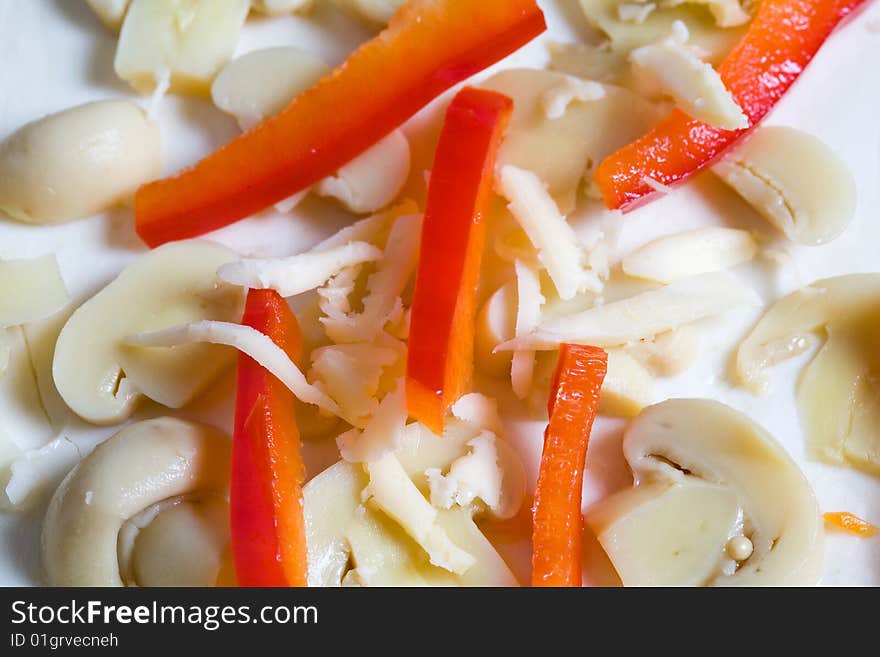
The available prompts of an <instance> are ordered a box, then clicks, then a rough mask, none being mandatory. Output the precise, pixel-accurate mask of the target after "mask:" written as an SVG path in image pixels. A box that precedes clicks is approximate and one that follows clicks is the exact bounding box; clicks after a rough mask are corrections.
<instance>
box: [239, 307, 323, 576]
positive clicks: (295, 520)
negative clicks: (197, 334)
mask: <svg viewBox="0 0 880 657" xmlns="http://www.w3.org/2000/svg"><path fill="white" fill-rule="evenodd" d="M242 323H243V324H244V325H246V326H250V327H251V328H254V329H256V330H258V331H260V332H261V333H264V334H266V335H268V336H269V337H270V338H271V339H272V341H273V342H275V344H277V345H278V346H279V347H281V348H282V349H284V351H285V352H286V353H287V355H288V356H290V358H291V359H292V360H294V361H297V360H298V359H299V357H300V355H301V337H300V329H299V324H298V323H297V321H296V317H295V316H294V315H293V313H292V312H291V310H290V307H289V306H288V305H287V302H286V301H285V300H284V299H283V298H282V297H281V296H280V295H279V294H278V293H277V292H275V291H274V290H251V291H250V292H248V297H247V303H246V305H245V312H244V318H243V320H242ZM304 478H305V471H304V469H303V464H302V459H301V456H300V437H299V431H298V430H297V425H296V416H295V412H294V397H293V394H292V393H291V392H290V391H289V390H288V389H287V387H286V386H285V385H284V384H283V383H281V382H280V381H279V380H278V379H276V378H275V377H274V376H273V375H272V374H270V373H269V372H268V371H267V370H266V369H265V368H264V367H262V366H261V365H260V364H258V363H257V362H256V361H254V360H252V359H251V358H250V357H249V356H247V355H245V354H239V359H238V376H237V387H236V399H235V431H234V433H233V439H232V474H231V477H230V491H229V495H230V500H229V505H230V530H231V542H232V555H233V561H234V563H235V576H236V581H237V583H238V585H239V586H306V585H307V575H308V563H307V558H306V536H305V522H304V520H303V508H302V484H303V480H304Z"/></svg>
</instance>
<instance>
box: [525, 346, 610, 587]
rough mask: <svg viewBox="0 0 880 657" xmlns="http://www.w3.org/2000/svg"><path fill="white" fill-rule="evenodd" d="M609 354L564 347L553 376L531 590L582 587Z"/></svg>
mask: <svg viewBox="0 0 880 657" xmlns="http://www.w3.org/2000/svg"><path fill="white" fill-rule="evenodd" d="M607 369H608V355H607V354H606V353H605V351H603V350H602V349H599V348H597V347H588V346H581V345H571V344H563V345H562V346H561V347H560V350H559V361H558V363H557V365H556V372H555V374H554V377H553V385H552V387H551V390H550V398H549V400H548V403H547V410H548V412H549V415H550V421H549V423H548V424H547V430H546V431H545V432H544V451H543V454H542V455H541V467H540V470H539V471H538V485H537V488H536V490H535V508H534V514H533V520H532V586H581V581H582V580H581V542H582V536H583V532H584V517H583V514H582V513H581V496H582V491H583V482H584V467H585V461H586V457H587V446H588V444H589V441H590V432H591V431H592V428H593V421H594V420H595V418H596V413H597V411H598V409H599V396H600V393H601V390H602V383H603V381H604V380H605V373H606V371H607Z"/></svg>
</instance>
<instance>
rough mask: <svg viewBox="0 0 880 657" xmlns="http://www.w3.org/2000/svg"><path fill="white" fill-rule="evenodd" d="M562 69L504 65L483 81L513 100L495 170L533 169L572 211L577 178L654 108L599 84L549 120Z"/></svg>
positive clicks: (628, 137)
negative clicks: (597, 93)
mask: <svg viewBox="0 0 880 657" xmlns="http://www.w3.org/2000/svg"><path fill="white" fill-rule="evenodd" d="M567 81H568V76H567V75H566V74H564V73H557V72H553V71H545V70H539V69H526V68H519V69H509V70H506V71H502V72H500V73H497V74H496V75H494V76H492V77H491V78H489V79H488V80H487V81H486V82H484V83H483V84H482V86H483V87H485V88H487V89H492V90H493V91H498V92H500V93H503V94H505V95H507V96H509V97H510V98H512V99H513V101H514V104H513V115H512V116H511V119H510V126H509V128H508V130H507V134H506V136H505V138H504V141H503V143H502V144H501V148H500V149H499V151H498V170H502V169H503V168H504V167H505V166H507V165H512V166H514V167H517V168H519V169H525V170H528V171H531V172H533V173H534V174H535V175H536V176H537V177H538V178H539V179H540V180H541V181H543V182H544V183H546V185H547V188H548V191H549V192H550V194H551V195H552V196H553V198H554V199H555V200H556V203H557V204H558V205H559V209H560V210H561V212H562V213H563V214H567V213H568V212H570V211H571V210H572V209H574V206H575V201H576V197H577V192H578V189H579V187H580V185H581V181H582V180H583V179H585V178H587V179H591V178H592V171H593V168H594V167H596V166H598V164H599V162H601V161H602V160H603V159H604V158H605V157H606V156H608V155H610V154H611V153H613V152H614V151H615V150H617V149H618V148H620V147H622V146H624V145H626V144H628V143H630V142H631V141H632V140H633V139H635V138H636V137H639V136H641V135H642V134H644V133H645V132H647V131H648V129H650V127H651V126H652V125H654V123H655V122H656V121H657V120H658V119H659V118H660V116H661V113H660V112H659V110H658V109H657V108H656V107H655V106H654V105H652V104H651V103H649V102H648V101H646V100H644V99H642V98H641V97H639V96H637V95H635V94H634V93H632V92H631V91H628V90H626V89H621V88H618V87H610V86H605V87H604V94H603V95H602V96H601V97H597V98H594V99H593V100H588V101H575V102H571V103H569V104H567V105H566V108H565V112H564V113H563V114H562V116H559V117H558V118H549V117H548V116H547V112H546V110H545V108H544V102H545V98H546V97H547V94H548V93H551V92H553V90H554V89H558V88H560V86H565V85H566V84H567Z"/></svg>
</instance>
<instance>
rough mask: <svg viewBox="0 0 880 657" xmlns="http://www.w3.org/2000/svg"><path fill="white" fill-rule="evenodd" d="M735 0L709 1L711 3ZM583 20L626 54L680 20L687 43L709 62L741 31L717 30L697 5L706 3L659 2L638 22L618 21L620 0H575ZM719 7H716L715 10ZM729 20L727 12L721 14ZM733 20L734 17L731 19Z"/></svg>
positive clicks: (665, 32) (726, 49)
mask: <svg viewBox="0 0 880 657" xmlns="http://www.w3.org/2000/svg"><path fill="white" fill-rule="evenodd" d="M730 1H735V0H711V2H712V3H713V4H717V5H720V4H721V3H724V2H730ZM579 2H580V5H581V9H582V10H583V12H584V15H585V16H586V17H587V20H588V21H589V22H590V23H591V24H592V25H593V26H594V27H595V28H596V29H598V30H599V31H601V32H602V33H603V34H604V35H605V36H606V37H608V40H609V42H610V45H611V48H612V49H613V50H614V51H616V52H624V53H628V52H629V51H631V50H633V49H634V48H638V47H639V46H644V45H646V44H649V43H654V42H656V41H658V40H660V39H663V38H665V37H666V36H667V35H669V33H670V32H671V30H672V24H673V23H674V22H675V21H682V22H683V23H684V24H685V25H686V26H687V29H688V32H690V34H691V43H692V44H693V45H694V46H695V47H697V48H698V49H699V51H700V53H701V55H703V56H704V57H705V59H707V60H708V61H710V62H713V63H716V62H719V61H720V60H721V59H723V58H724V56H725V55H726V54H727V53H728V52H729V51H730V50H731V49H732V48H733V47H734V46H735V45H736V44H737V43H738V42H739V40H740V39H741V38H742V35H743V33H744V32H745V30H744V27H743V26H741V25H740V26H734V27H731V28H729V29H718V23H717V21H716V19H715V17H714V16H713V13H715V12H712V13H710V11H707V8H706V7H699V6H695V5H697V4H707V5H708V4H709V2H706V3H703V2H699V0H698V2H687V3H676V6H669V5H668V4H667V6H664V4H665V3H663V2H659V3H658V7H657V9H655V10H654V11H652V12H651V13H650V14H648V15H647V16H646V17H645V19H644V20H643V21H642V22H636V21H628V20H622V19H621V17H620V14H619V10H618V7H619V5H620V0H579ZM719 10H721V7H720V6H719V7H718V9H717V10H716V11H719ZM725 18H727V19H728V20H730V18H731V14H730V13H728V14H725ZM735 20H736V19H734V22H735Z"/></svg>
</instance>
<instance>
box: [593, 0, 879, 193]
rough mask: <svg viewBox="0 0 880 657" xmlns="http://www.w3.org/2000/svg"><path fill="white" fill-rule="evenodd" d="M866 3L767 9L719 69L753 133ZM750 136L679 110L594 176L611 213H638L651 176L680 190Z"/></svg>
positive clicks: (798, 0)
mask: <svg viewBox="0 0 880 657" xmlns="http://www.w3.org/2000/svg"><path fill="white" fill-rule="evenodd" d="M864 2H865V0H763V2H761V4H760V6H759V8H758V11H757V13H756V14H755V17H754V18H753V19H752V22H751V24H750V25H749V29H748V30H747V32H746V34H745V35H744V36H743V39H742V41H741V42H740V43H739V45H737V46H736V48H734V49H733V51H731V53H730V54H729V55H728V56H727V57H726V58H725V60H724V62H723V63H722V64H721V66H720V67H719V69H718V72H719V74H720V75H721V79H722V80H723V81H724V84H725V86H726V87H727V88H728V89H729V90H730V92H731V94H732V95H733V97H734V98H735V99H736V101H737V103H738V104H739V105H740V107H742V109H743V111H744V112H745V114H746V116H748V117H749V123H750V125H751V126H752V127H754V126H756V125H757V124H758V123H759V122H760V121H761V119H763V118H764V116H765V115H766V114H767V113H768V112H769V111H770V110H771V109H772V108H773V106H774V105H776V103H777V102H778V101H779V99H780V98H782V96H783V95H784V94H785V92H786V91H788V89H789V87H791V85H792V84H793V83H794V81H795V80H796V79H797V78H798V76H799V75H800V74H801V72H803V70H804V68H805V67H806V66H807V64H809V62H810V60H812V58H813V56H814V55H815V54H816V53H817V52H818V51H819V48H820V47H821V46H822V44H823V43H825V41H826V39H827V38H828V35H829V34H831V32H832V31H833V30H834V28H835V27H837V25H838V24H839V23H840V21H841V20H843V19H844V18H845V17H846V16H848V15H849V14H850V13H851V12H852V11H854V10H855V9H857V8H858V7H859V6H860V5H862V4H863V3H864ZM748 130H749V128H747V129H744V130H722V129H720V128H715V127H713V126H710V125H707V124H705V123H702V122H700V121H697V120H695V119H692V118H691V117H689V116H688V115H687V114H685V113H684V112H682V111H681V110H678V109H676V110H673V111H672V113H671V114H670V115H669V116H668V117H667V118H666V119H664V120H663V121H661V122H660V123H659V124H658V125H657V126H656V127H655V128H654V129H653V130H651V131H650V132H649V133H648V134H646V135H645V136H643V137H641V138H640V139H637V140H636V141H634V142H633V143H631V144H629V145H627V146H624V147H623V148H622V149H620V150H618V151H617V152H615V153H612V154H611V155H610V156H608V158H606V159H605V160H604V161H603V162H602V163H601V164H600V165H599V167H598V168H597V169H596V173H595V180H596V183H597V184H598V185H599V189H600V190H601V191H602V196H603V198H604V200H605V204H606V205H607V206H608V207H609V208H612V209H623V210H631V209H633V208H635V207H638V206H639V205H640V204H642V203H643V202H644V201H646V200H648V199H649V198H650V197H651V196H652V195H654V194H656V191H655V189H654V188H653V187H652V186H651V185H649V184H648V183H646V182H645V178H646V177H647V178H652V179H653V180H655V181H657V182H659V183H662V184H664V185H673V184H675V183H678V182H680V181H682V180H684V179H686V178H687V177H689V176H691V175H693V174H694V173H697V172H698V171H700V170H701V169H703V168H704V167H706V166H708V165H710V164H711V163H712V162H713V161H714V160H715V159H716V158H717V157H719V156H720V155H721V154H722V153H723V152H724V151H725V149H727V148H729V147H730V146H731V145H733V144H734V143H735V142H736V141H737V140H738V139H740V138H741V137H742V136H743V135H744V134H746V133H747V132H748Z"/></svg>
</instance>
